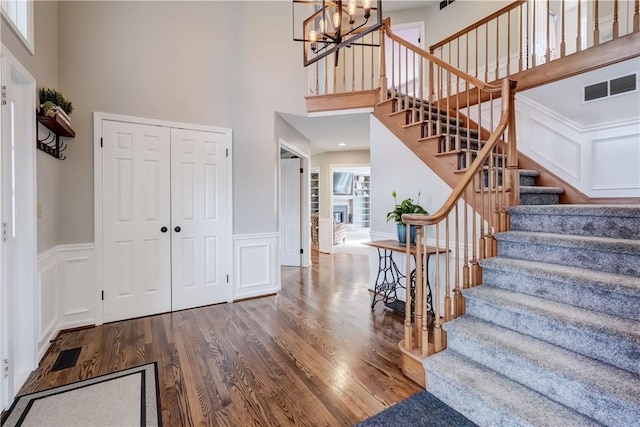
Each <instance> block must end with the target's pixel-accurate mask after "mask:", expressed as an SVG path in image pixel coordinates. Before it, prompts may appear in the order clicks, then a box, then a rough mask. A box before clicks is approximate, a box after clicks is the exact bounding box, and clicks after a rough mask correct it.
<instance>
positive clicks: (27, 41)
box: [0, 0, 36, 56]
mask: <svg viewBox="0 0 640 427" xmlns="http://www.w3.org/2000/svg"><path fill="white" fill-rule="evenodd" d="M3 3H4V1H3ZM0 14H1V15H2V18H1V19H2V20H3V22H4V23H5V24H6V25H8V26H9V28H11V31H12V32H13V34H14V35H15V36H16V37H17V38H18V40H20V41H21V42H22V44H23V45H24V47H25V48H26V49H27V51H28V52H29V53H30V54H31V55H32V56H33V55H35V54H36V48H35V37H34V34H35V31H34V27H35V12H34V7H33V1H32V0H28V1H27V33H28V34H26V36H25V35H24V34H22V31H20V30H19V29H18V26H17V25H16V24H15V22H13V20H12V19H11V18H10V17H9V15H8V14H7V12H5V10H4V7H0Z"/></svg>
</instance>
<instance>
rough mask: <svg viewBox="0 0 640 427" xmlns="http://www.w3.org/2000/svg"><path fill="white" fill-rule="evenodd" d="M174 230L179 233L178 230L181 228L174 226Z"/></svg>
mask: <svg viewBox="0 0 640 427" xmlns="http://www.w3.org/2000/svg"><path fill="white" fill-rule="evenodd" d="M174 230H175V231H176V233H179V232H180V230H182V228H180V227H176V228H174Z"/></svg>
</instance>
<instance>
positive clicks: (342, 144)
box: [338, 142, 347, 147]
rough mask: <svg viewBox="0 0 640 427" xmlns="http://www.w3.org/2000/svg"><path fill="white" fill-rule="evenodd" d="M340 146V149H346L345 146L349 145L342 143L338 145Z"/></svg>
mask: <svg viewBox="0 0 640 427" xmlns="http://www.w3.org/2000/svg"><path fill="white" fill-rule="evenodd" d="M338 145H339V146H340V147H344V146H345V145H347V144H345V143H344V142H341V143H340V144H338Z"/></svg>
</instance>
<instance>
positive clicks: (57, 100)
mask: <svg viewBox="0 0 640 427" xmlns="http://www.w3.org/2000/svg"><path fill="white" fill-rule="evenodd" d="M47 102H51V103H53V104H54V105H57V106H58V107H60V108H62V110H63V111H64V112H65V113H67V114H71V112H73V104H72V103H71V101H69V100H68V99H66V98H65V97H64V96H62V93H60V92H58V91H57V90H55V89H45V88H41V89H40V104H41V105H44V104H45V103H47Z"/></svg>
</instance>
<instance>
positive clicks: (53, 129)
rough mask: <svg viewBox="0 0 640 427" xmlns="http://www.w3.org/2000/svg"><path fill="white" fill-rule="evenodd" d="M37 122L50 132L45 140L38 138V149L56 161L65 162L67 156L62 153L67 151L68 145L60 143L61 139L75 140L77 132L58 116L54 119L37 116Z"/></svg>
mask: <svg viewBox="0 0 640 427" xmlns="http://www.w3.org/2000/svg"><path fill="white" fill-rule="evenodd" d="M37 120H38V123H40V124H41V125H42V126H44V127H45V128H47V129H48V130H49V135H47V136H46V137H45V138H43V139H40V138H37V141H38V143H37V147H38V149H39V150H41V151H44V152H45V153H47V154H49V155H50V156H53V157H55V158H56V159H60V160H64V159H65V158H66V156H65V155H64V154H62V152H63V151H64V150H66V149H67V144H66V143H65V142H64V141H60V137H66V138H75V136H76V132H75V131H74V130H73V129H72V128H71V126H69V125H68V124H67V123H66V122H65V121H63V120H62V119H61V118H60V117H59V116H58V115H57V114H56V115H55V116H54V117H45V116H37Z"/></svg>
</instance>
